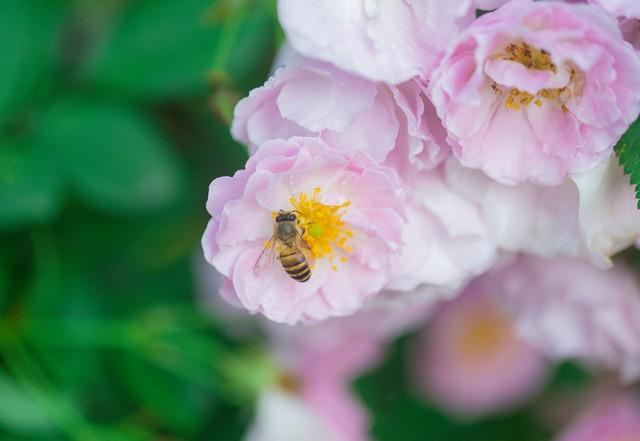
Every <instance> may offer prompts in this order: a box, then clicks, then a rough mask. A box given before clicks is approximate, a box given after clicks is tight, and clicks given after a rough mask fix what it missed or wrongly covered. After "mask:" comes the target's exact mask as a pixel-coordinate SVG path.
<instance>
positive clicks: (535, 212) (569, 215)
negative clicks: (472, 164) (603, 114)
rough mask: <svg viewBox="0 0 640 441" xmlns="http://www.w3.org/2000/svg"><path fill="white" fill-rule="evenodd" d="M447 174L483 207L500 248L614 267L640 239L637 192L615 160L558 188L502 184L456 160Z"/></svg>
mask: <svg viewBox="0 0 640 441" xmlns="http://www.w3.org/2000/svg"><path fill="white" fill-rule="evenodd" d="M445 170H446V172H445V181H446V185H447V187H449V188H450V189H451V190H452V191H455V192H457V193H458V194H459V195H460V196H462V197H464V198H465V199H467V200H468V201H469V202H470V203H472V204H473V205H475V206H477V207H478V209H479V210H480V213H481V216H482V220H481V223H483V224H484V225H485V226H486V229H487V230H488V235H489V238H490V240H492V241H494V242H495V243H496V245H497V246H498V248H499V249H502V250H505V251H510V252H526V253H531V254H535V255H538V256H542V257H555V256H566V257H579V258H581V259H585V260H590V261H592V262H593V263H594V264H596V265H598V266H599V267H609V266H611V256H613V255H614V254H615V253H617V252H618V251H621V250H623V249H625V248H627V247H629V246H631V245H633V244H634V242H635V241H636V240H638V238H639V237H640V211H639V210H638V209H637V208H636V201H635V196H634V191H633V187H632V186H631V185H629V177H628V176H626V175H624V174H623V172H622V169H621V167H620V166H619V165H618V163H617V159H616V158H615V157H614V156H611V157H610V159H608V160H607V161H605V162H603V163H601V164H599V165H598V166H596V167H595V168H593V169H591V170H590V171H588V172H585V173H580V174H574V175H572V176H570V177H569V178H566V179H565V180H564V182H563V183H562V184H561V185H559V186H555V187H542V186H537V185H534V184H531V183H522V184H519V185H515V186H511V185H502V184H500V183H498V182H496V181H494V180H492V179H490V178H488V177H487V176H486V175H484V174H483V173H481V172H478V171H474V170H471V169H468V168H466V167H463V166H461V165H460V164H459V163H458V161H455V160H453V159H450V160H448V161H447V162H446V166H445Z"/></svg>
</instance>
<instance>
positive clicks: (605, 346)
mask: <svg viewBox="0 0 640 441" xmlns="http://www.w3.org/2000/svg"><path fill="white" fill-rule="evenodd" d="M480 10H482V11H489V12H486V13H483V14H479V13H478V11H480ZM278 11H279V18H280V21H281V24H282V26H283V28H284V30H285V33H286V36H287V41H288V44H289V45H290V46H291V47H290V48H286V49H285V50H283V53H282V56H281V60H280V64H281V65H282V66H283V67H281V68H279V69H277V70H276V71H275V73H274V75H273V77H272V78H270V79H269V80H268V81H267V82H266V83H265V85H264V86H262V87H260V88H257V89H255V90H254V91H252V92H251V93H250V95H249V96H248V97H247V98H245V99H243V100H242V101H240V103H239V104H238V105H237V107H236V110H235V118H234V121H233V126H232V133H233V136H234V137H235V138H236V139H237V140H239V141H240V142H242V143H245V144H246V145H248V147H249V150H250V153H251V157H250V158H249V160H248V162H247V164H246V167H245V168H244V169H243V170H240V171H238V172H237V173H236V174H235V175H234V176H233V177H221V178H218V179H216V180H214V181H213V183H212V184H211V187H210V192H209V199H208V202H207V210H208V211H209V213H210V214H211V216H212V218H211V221H210V223H209V225H208V227H207V229H206V231H205V234H204V237H203V241H202V243H203V249H204V253H205V257H206V258H207V260H208V261H209V262H210V263H211V264H212V265H213V266H214V267H215V268H216V269H217V271H218V272H219V274H220V275H221V276H222V281H223V282H222V286H221V288H220V293H221V295H222V296H223V297H224V298H225V299H226V300H228V301H229V302H231V303H232V304H234V305H236V306H240V307H242V308H245V309H246V310H248V311H249V312H250V313H252V314H256V313H259V314H262V315H264V316H266V317H267V318H268V319H270V320H272V321H275V322H281V323H288V324H297V323H300V322H305V323H318V322H324V323H323V325H322V326H319V327H318V326H316V327H311V328H307V329H306V330H303V331H301V332H297V333H296V336H295V339H294V340H296V341H297V342H298V343H289V347H290V348H291V347H295V346H296V345H297V344H298V345H302V346H304V347H307V348H309V347H313V348H323V349H322V350H317V353H324V352H323V351H325V352H326V351H333V350H335V351H338V352H343V353H345V354H348V356H347V358H348V359H349V360H350V361H349V362H346V364H347V365H348V366H350V367H349V368H346V367H344V366H343V367H342V368H336V369H333V370H331V369H329V368H327V369H325V370H323V374H322V375H320V376H318V377H317V378H321V380H320V385H317V386H313V387H312V386H310V387H311V390H312V392H311V396H312V398H311V401H314V400H315V399H316V398H317V400H316V401H320V402H321V401H323V400H325V401H326V400H328V399H329V398H328V395H331V392H327V391H332V390H337V386H336V387H332V386H331V385H330V384H329V383H331V381H332V380H331V375H330V374H327V372H334V371H335V372H339V374H337V373H336V375H335V376H336V377H340V378H339V380H337V379H335V378H334V380H335V381H334V382H333V383H331V384H333V385H334V386H335V385H336V384H341V382H344V377H345V376H348V375H351V374H352V373H353V371H354V370H353V368H352V366H354V365H355V366H359V368H362V365H363V364H366V363H364V362H363V360H370V359H372V358H375V357H374V356H373V353H375V352H376V349H375V347H377V346H376V344H375V343H379V342H380V341H383V340H385V339H387V338H389V336H391V335H395V334H397V333H398V332H401V331H402V330H406V329H407V327H409V326H411V325H412V324H415V323H420V322H423V321H424V320H425V318H426V317H427V316H428V315H432V314H433V310H434V309H435V308H434V305H435V304H436V303H437V302H438V301H440V300H446V299H452V298H454V297H457V296H462V297H468V296H472V297H473V296H474V294H473V293H474V292H475V293H477V294H476V295H475V297H478V298H480V297H483V298H484V297H487V298H491V302H492V304H493V303H495V304H498V305H500V307H499V308H498V309H500V311H502V312H504V311H506V312H507V313H508V317H509V318H508V322H509V326H513V327H514V329H515V330H517V333H518V336H519V338H520V337H521V338H524V339H525V340H527V341H528V343H529V344H532V345H534V346H535V347H536V348H537V349H539V350H540V351H541V352H542V353H544V354H546V355H549V356H553V357H558V358H564V357H573V358H581V359H586V360H589V361H590V362H592V363H596V364H598V365H600V366H604V367H607V368H610V369H616V370H619V371H620V372H621V375H622V377H623V379H625V380H634V379H637V378H639V377H640V343H639V342H640V290H639V289H638V287H637V286H636V284H635V281H634V280H633V278H632V277H631V276H630V275H629V274H628V273H627V272H626V271H625V269H624V268H622V267H617V268H616V269H615V270H613V269H608V270H607V268H609V267H611V266H612V261H611V257H612V255H613V254H615V253H617V252H619V251H620V250H622V249H625V248H627V247H629V246H631V245H633V244H634V243H635V242H636V241H637V240H638V238H639V237H640V212H638V210H637V209H636V206H635V205H636V204H635V201H634V194H633V190H632V188H631V186H630V185H629V181H628V178H627V177H625V176H624V174H623V172H622V170H621V168H620V166H619V165H618V164H617V160H616V158H615V155H614V154H613V147H614V145H615V144H616V142H617V141H618V140H619V138H620V137H621V135H622V134H623V133H625V131H626V130H627V129H628V127H629V126H630V124H632V123H633V122H634V121H635V120H636V119H637V118H638V115H639V113H640V53H639V52H638V51H637V49H636V48H634V45H636V47H637V48H638V49H640V1H637V0H573V1H569V0H567V1H552V0H542V1H536V2H534V1H533V0H511V1H507V0H460V1H440V0H406V1H385V0H349V1H345V0H323V1H316V0H280V1H279V4H278ZM478 15H479V17H477V16H478ZM280 210H284V211H293V210H295V213H296V214H297V221H298V222H299V225H300V226H301V228H300V234H301V235H302V238H303V239H304V242H305V244H306V246H307V247H308V253H309V255H310V256H311V257H312V258H313V262H312V266H311V273H312V275H311V278H310V279H309V280H308V281H306V282H304V283H300V282H298V281H296V280H293V279H292V278H291V277H289V276H288V275H287V273H286V272H285V271H284V270H283V268H282V266H281V265H279V264H278V263H277V261H276V262H274V263H273V264H272V265H271V266H270V267H268V268H266V270H261V271H259V272H257V271H255V268H256V264H257V263H258V261H259V259H260V256H261V254H262V253H263V251H264V249H265V244H267V243H268V241H269V239H270V238H271V237H272V235H273V233H274V213H278V212H279V211H280ZM302 226H304V228H302ZM268 246H271V247H274V246H275V245H274V244H273V243H272V244H271V245H268ZM605 270H606V271H605ZM463 291H465V292H464V294H460V293H461V292H463ZM346 316H349V317H346ZM336 317H345V318H343V319H335V318H336ZM332 318H333V319H332ZM494 318H495V317H494ZM328 319H332V320H328ZM493 322H494V324H495V322H496V320H493ZM514 332H515V331H514ZM316 334H319V335H322V337H321V338H314V335H316ZM303 337H304V338H303ZM302 340H304V341H305V343H299V342H300V341H302ZM315 340H320V341H322V344H318V345H315V346H314V345H311V346H309V344H308V342H309V341H315ZM328 342H331V343H328ZM344 342H349V343H347V347H344ZM354 342H355V343H354ZM372 342H374V343H372ZM372 345H373V347H370V346H372ZM356 346H357V347H359V348H360V349H361V350H360V352H363V354H362V357H359V355H358V354H359V353H360V352H359V351H357V350H355V349H354V347H356ZM451 347H453V348H454V349H455V348H456V347H458V348H460V347H464V344H463V345H462V346H460V345H458V346H456V345H452V346H451ZM451 347H450V348H449V349H446V348H445V349H442V351H443V352H442V353H440V355H439V356H438V359H439V360H440V362H441V361H442V360H446V359H447V357H454V358H455V354H453V353H450V352H451V351H452V349H451ZM327 348H330V349H327ZM519 351H520V352H519ZM521 351H522V349H518V350H515V352H513V353H514V354H516V355H513V357H512V358H513V359H515V358H518V359H520V360H523V361H522V363H521V364H522V366H523V367H522V369H520V368H516V369H513V372H514V374H516V376H517V374H521V373H522V372H523V371H526V370H527V369H529V370H530V371H531V370H536V368H535V367H534V366H537V363H533V362H531V357H529V356H525V355H523V353H522V352H521ZM301 352H304V350H302V351H298V357H297V359H298V361H300V360H313V362H309V363H307V364H308V369H307V368H303V367H300V366H298V367H296V368H293V370H294V371H296V372H300V375H301V376H302V377H304V376H305V375H306V376H308V375H309V372H311V373H312V374H310V375H311V376H312V377H313V372H316V371H317V370H318V369H319V368H318V366H322V363H321V362H319V361H318V359H317V357H316V356H315V355H314V356H310V357H306V358H305V357H301V356H299V354H300V353H301ZM330 353H331V352H330ZM447 354H448V355H447ZM452 354H453V355H452ZM325 355H326V354H325ZM314 357H315V358H314ZM343 358H344V357H340V356H338V355H336V354H334V353H332V355H331V356H330V357H321V359H322V360H329V359H331V360H332V362H333V363H338V360H342V359H343ZM300 363H302V362H300ZM305 363H306V362H305ZM298 364H299V363H298ZM302 364H304V363H302ZM425 365H428V363H426V364H425ZM462 365H464V363H463V362H461V361H460V360H456V362H452V363H450V364H449V365H445V366H447V367H446V368H443V370H442V374H438V372H430V373H429V375H428V376H427V377H428V378H431V379H433V383H434V384H435V385H436V386H435V387H436V389H437V387H446V388H447V389H448V391H451V390H454V389H455V386H453V385H452V384H449V383H447V375H449V374H451V372H452V371H451V369H453V370H455V366H462ZM525 366H528V368H526V367H525ZM314 367H315V368H314ZM538 371H539V370H538ZM468 374H469V372H466V371H465V375H467V376H468ZM500 375H501V377H500V379H499V380H500V381H498V382H502V383H505V384H507V386H504V387H506V388H507V389H509V390H511V391H514V390H517V389H518V386H517V383H518V380H517V379H516V378H514V379H513V381H512V382H511V383H509V379H508V375H506V376H505V372H504V371H500ZM532 375H533V376H538V377H540V375H537V374H535V375H534V374H532ZM462 376H464V375H461V376H460V377H462ZM469 381H470V382H473V381H475V380H474V378H470V380H469ZM481 383H482V382H481V381H480V382H478V381H476V384H478V387H480V389H479V390H478V393H477V396H478V400H479V402H482V400H483V399H485V398H486V397H487V396H488V395H490V394H487V391H483V390H482V388H481V386H482V384H481ZM310 384H315V383H313V382H311V383H310ZM485 384H486V383H485ZM438 385H440V386H438ZM443 385H444V386H443ZM314 393H315V394H316V395H314ZM344 393H346V392H344V390H342V391H341V392H336V393H335V394H334V395H332V398H331V399H329V401H331V400H333V401H332V403H333V404H332V405H327V406H319V407H318V408H320V409H325V410H326V409H330V410H329V412H330V413H331V412H333V413H335V414H336V415H334V416H335V418H333V417H331V416H329V417H328V419H333V420H334V422H335V420H336V419H337V420H341V419H342V420H348V421H342V420H341V421H342V422H341V421H337V422H336V424H335V426H336V427H338V426H339V427H341V429H340V430H341V431H342V433H343V434H344V433H348V432H349V431H350V430H351V431H352V432H353V431H356V432H357V430H356V429H353V425H354V424H355V425H356V426H357V427H358V428H359V429H358V430H360V429H362V427H363V425H362V424H361V423H358V424H356V423H355V422H356V421H361V420H362V418H357V417H356V416H354V413H357V412H351V413H350V412H347V411H344V408H345V407H347V405H344V406H342V407H341V405H339V404H336V403H342V404H344V403H345V402H348V400H346V399H341V398H338V399H336V398H335V397H336V396H340V395H341V394H342V395H344ZM436 393H437V392H436ZM505 393H508V392H505ZM318 394H319V395H320V397H319V398H318V396H317V395H318ZM464 395H465V398H464V400H462V401H465V402H466V403H469V402H470V401H469V396H470V395H469V389H465V391H464ZM313 397H316V398H313ZM342 398H344V397H342ZM454 399H455V398H454ZM351 404H353V403H351ZM331 409H333V410H331ZM336 409H338V410H336ZM346 415H350V417H349V418H347V417H346ZM303 420H304V419H303V418H301V421H303ZM343 423H344V424H343ZM352 429H353V430H352ZM362 436H364V435H362ZM362 436H359V435H358V436H356V435H353V436H345V437H342V439H361V438H362ZM274 439H275V438H274ZM282 439H284V438H282ZM292 439H293V438H292ZM305 439H307V438H305ZM308 439H311V438H308ZM319 439H329V438H319ZM336 439H337V438H336Z"/></svg>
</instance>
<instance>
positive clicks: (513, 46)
mask: <svg viewBox="0 0 640 441" xmlns="http://www.w3.org/2000/svg"><path fill="white" fill-rule="evenodd" d="M505 52H506V55H504V56H503V58H504V59H505V60H512V61H517V62H518V63H520V64H522V65H524V66H526V67H527V68H528V69H533V70H548V71H551V72H554V73H555V72H556V71H557V68H556V65H555V64H553V61H551V54H550V53H549V52H547V51H546V50H544V49H538V48H537V47H534V46H530V45H529V44H527V43H525V42H524V41H517V42H514V43H510V44H509V45H507V47H506V48H505Z"/></svg>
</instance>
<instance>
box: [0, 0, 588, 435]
mask: <svg viewBox="0 0 640 441" xmlns="http://www.w3.org/2000/svg"><path fill="white" fill-rule="evenodd" d="M282 40H283V36H282V32H281V30H280V29H279V28H278V24H277V19H276V12H275V0H273V1H272V0H235V1H234V0H181V1H176V0H66V1H65V0H1V1H0V60H2V61H1V62H0V311H1V314H2V315H1V320H0V440H67V439H69V440H78V441H92V440H100V441H103V440H216V441H218V440H220V441H226V440H229V441H231V440H240V439H242V436H243V433H244V431H245V430H246V427H247V426H248V424H250V422H251V419H252V412H253V408H254V399H255V396H256V393H257V392H256V389H257V388H259V376H260V375H259V374H260V369H261V363H262V361H261V360H262V358H261V357H262V356H261V355H260V346H261V337H260V333H259V332H258V331H256V330H255V329H253V328H251V329H243V331H245V332H241V333H237V332H231V330H230V327H229V326H228V325H227V324H225V323H226V322H225V321H224V320H223V318H224V314H218V316H215V315H212V314H210V313H209V312H208V309H207V308H204V307H203V306H202V303H203V300H202V298H201V297H202V294H203V293H202V291H203V289H202V286H201V284H199V283H198V282H197V280H198V279H199V276H198V274H197V273H198V271H199V270H198V268H201V256H200V254H201V252H200V248H199V241H200V236H201V234H202V231H203V230H204V227H205V225H206V222H207V216H206V212H205V210H204V202H205V200H206V195H207V187H208V184H209V182H210V181H211V180H212V179H213V178H214V177H216V176H220V175H228V174H232V173H233V172H234V171H235V170H236V169H238V168H241V167H242V165H243V163H244V161H245V159H246V157H247V153H246V151H245V149H244V147H243V146H241V145H239V144H237V143H235V142H234V141H233V140H232V139H231V138H230V135H229V130H228V129H229V122H230V118H231V115H232V109H233V105H234V104H235V102H236V101H237V99H238V98H239V97H242V96H244V95H246V94H247V93H248V91H249V90H250V89H251V88H253V87H256V86H258V85H260V84H262V82H263V81H264V80H265V78H266V77H267V76H268V73H269V69H270V66H271V63H272V60H273V58H274V55H275V53H276V50H277V47H278V46H279V45H280V44H281V42H282ZM204 294H205V295H206V294H207V293H204ZM208 302H209V300H205V301H204V303H208ZM248 326H249V325H246V327H248ZM236 328H237V327H236ZM234 331H237V329H235V328H234ZM409 341H410V340H409V339H408V338H403V339H401V340H400V341H398V342H396V343H395V344H394V345H393V346H392V348H391V349H390V351H389V355H388V356H387V359H386V361H385V362H384V363H383V364H382V365H381V366H379V367H378V368H376V369H375V370H374V371H372V372H369V373H367V374H365V375H364V376H363V377H362V378H360V379H359V380H357V381H356V382H355V384H354V390H355V391H356V393H357V394H358V396H360V397H361V399H362V400H363V401H364V403H365V404H366V406H367V408H368V410H369V412H370V413H371V415H372V416H373V429H372V430H373V433H374V435H375V436H376V438H377V439H379V440H381V441H387V440H388V441H404V440H407V441H408V440H428V439H433V440H438V441H446V440H464V441H475V440H478V441H480V440H482V441H485V440H486V441H515V440H517V441H527V440H545V439H549V436H550V435H549V430H548V429H547V428H546V426H545V424H544V423H543V422H544V421H545V418H546V417H545V414H544V409H545V408H546V405H545V403H546V402H547V401H545V400H549V399H551V398H550V397H554V396H558V395H563V394H571V393H574V394H578V393H579V391H581V390H582V389H583V388H584V387H585V385H586V384H587V383H588V382H589V381H591V379H590V376H589V375H588V374H586V373H585V372H584V371H582V370H581V369H579V368H577V367H576V366H573V365H564V366H560V367H557V368H556V369H555V373H554V374H553V376H552V378H551V379H550V380H549V383H548V385H547V386H546V388H545V390H544V391H543V392H542V393H541V395H540V396H539V397H538V398H537V400H536V401H535V403H533V404H532V403H529V404H527V405H525V406H524V407H523V408H518V409H513V410H512V411H510V412H508V413H507V414H504V415H501V416H499V417H488V418H482V419H480V420H476V421H472V422H465V423H461V422H456V421H455V420H454V419H452V418H450V417H449V416H447V415H446V414H445V413H443V412H442V411H440V410H438V409H437V408H436V407H435V406H433V405H431V404H429V403H428V402H426V401H425V400H423V399H419V398H417V397H416V395H415V394H414V392H413V391H412V387H411V386H410V385H409V384H408V381H407V378H408V376H407V375H405V374H406V370H407V367H406V357H404V356H403V354H405V353H406V347H407V346H408V345H409V343H408V342H409ZM256 378H258V379H256ZM256 384H257V385H256ZM541 421H542V422H541ZM274 441H279V440H274ZM301 441H303V440H301Z"/></svg>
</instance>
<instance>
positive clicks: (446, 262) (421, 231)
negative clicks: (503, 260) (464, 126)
mask: <svg viewBox="0 0 640 441" xmlns="http://www.w3.org/2000/svg"><path fill="white" fill-rule="evenodd" d="M410 185H411V186H410V189H411V190H410V191H409V192H408V194H407V200H406V203H405V208H406V213H407V220H408V223H407V225H406V227H405V228H404V229H403V231H402V240H403V243H404V247H403V248H402V249H401V251H400V256H399V257H398V259H396V260H395V261H394V263H393V266H392V277H391V280H390V281H389V283H388V284H387V285H386V287H387V288H388V289H390V290H397V291H411V290H414V289H416V288H417V287H419V286H421V285H425V284H426V285H425V287H426V288H427V289H428V288H429V287H431V288H435V289H438V288H440V289H443V288H444V289H448V290H449V294H448V295H449V296H453V295H455V293H456V292H457V291H458V290H459V289H460V288H462V286H463V285H464V284H466V283H467V282H468V281H469V280H470V279H471V278H473V277H475V276H477V275H479V274H482V273H483V272H485V271H486V270H487V269H489V268H490V267H491V266H492V265H493V264H494V262H495V260H496V255H497V253H496V243H495V241H494V240H493V239H492V237H491V234H490V229H489V228H487V225H486V224H485V219H484V216H483V213H482V212H481V211H480V209H479V207H478V206H477V205H476V204H474V203H473V202H470V201H469V200H466V199H465V198H464V197H463V196H461V195H459V194H457V193H456V192H455V191H454V190H453V189H451V188H450V187H449V185H448V183H447V182H446V172H445V170H444V169H443V168H439V169H437V170H434V171H431V172H423V173H416V174H414V175H413V177H412V179H411V184H410ZM445 292H446V291H445ZM427 295H428V296H429V297H433V295H431V294H427ZM441 296H442V294H441V293H440V294H436V296H435V297H441ZM445 296H447V294H445Z"/></svg>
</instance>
